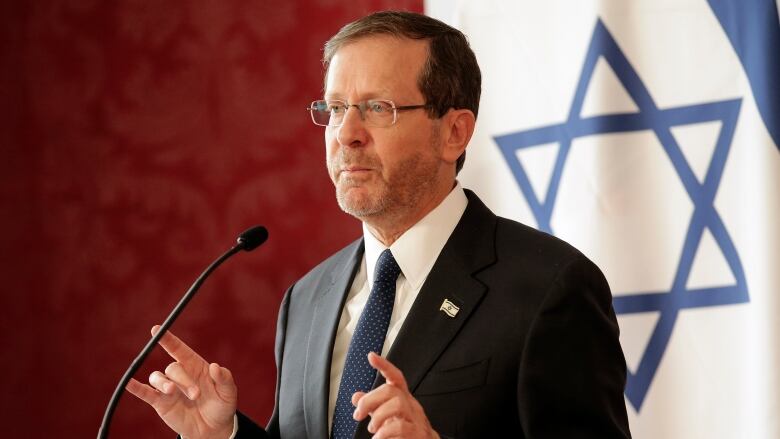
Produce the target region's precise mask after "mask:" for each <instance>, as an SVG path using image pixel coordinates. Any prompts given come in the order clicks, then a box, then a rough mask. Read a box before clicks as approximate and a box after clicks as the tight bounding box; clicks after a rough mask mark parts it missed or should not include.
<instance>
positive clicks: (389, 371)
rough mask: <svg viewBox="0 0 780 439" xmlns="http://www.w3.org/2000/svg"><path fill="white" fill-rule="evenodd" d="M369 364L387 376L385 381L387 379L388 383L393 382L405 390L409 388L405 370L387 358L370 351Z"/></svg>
mask: <svg viewBox="0 0 780 439" xmlns="http://www.w3.org/2000/svg"><path fill="white" fill-rule="evenodd" d="M368 364H370V365H371V367H373V368H374V369H376V370H378V371H379V373H381V374H382V376H383V377H385V381H387V383H388V384H393V385H395V386H398V387H400V388H402V389H404V390H406V389H408V387H407V385H406V379H404V374H403V372H401V370H400V369H398V368H397V367H395V365H393V363H391V362H389V361H387V359H385V358H382V357H381V356H379V355H377V354H375V353H373V352H369V353H368Z"/></svg>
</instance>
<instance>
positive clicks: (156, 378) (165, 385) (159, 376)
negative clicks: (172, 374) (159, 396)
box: [149, 370, 176, 395]
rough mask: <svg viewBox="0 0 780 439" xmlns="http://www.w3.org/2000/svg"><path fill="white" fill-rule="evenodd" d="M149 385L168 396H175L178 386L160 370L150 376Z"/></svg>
mask: <svg viewBox="0 0 780 439" xmlns="http://www.w3.org/2000/svg"><path fill="white" fill-rule="evenodd" d="M149 384H151V385H152V387H154V388H155V389H157V390H159V391H160V392H162V393H164V394H166V395H173V393H174V392H176V384H174V383H173V381H171V380H169V379H168V377H166V376H165V375H163V373H162V372H160V371H158V370H155V371H154V372H152V373H151V375H149Z"/></svg>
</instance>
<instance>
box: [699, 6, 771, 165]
mask: <svg viewBox="0 0 780 439" xmlns="http://www.w3.org/2000/svg"><path fill="white" fill-rule="evenodd" d="M707 2H708V3H709V4H710V7H711V8H712V11H713V12H714V13H715V16H717V17H718V21H720V25H721V26H723V30H724V31H726V35H728V37H729V40H730V41H731V45H732V46H734V50H735V51H736V52H737V55H738V56H739V59H740V61H741V62H742V66H743V67H744V69H745V72H746V73H747V77H748V80H749V81H750V88H751V89H752V90H753V95H754V96H755V99H756V105H757V106H758V111H759V112H760V113H761V118H762V119H763V120H764V124H765V125H766V129H767V131H769V135H770V136H771V137H772V140H773V141H774V143H775V146H776V147H777V148H778V149H779V150H780V18H779V17H778V14H777V4H776V3H775V0H741V1H733V0H707Z"/></svg>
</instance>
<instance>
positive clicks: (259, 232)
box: [236, 226, 268, 252]
mask: <svg viewBox="0 0 780 439" xmlns="http://www.w3.org/2000/svg"><path fill="white" fill-rule="evenodd" d="M266 239H268V230H266V228H265V227H263V226H254V227H250V228H249V229H247V230H245V231H244V232H243V233H241V234H240V235H238V239H236V242H237V243H238V246H239V247H241V248H242V249H243V250H245V251H248V252H249V251H252V250H254V249H256V248H257V247H259V246H260V244H262V243H264V242H265V240H266Z"/></svg>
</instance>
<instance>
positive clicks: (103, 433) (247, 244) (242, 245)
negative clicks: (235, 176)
mask: <svg viewBox="0 0 780 439" xmlns="http://www.w3.org/2000/svg"><path fill="white" fill-rule="evenodd" d="M266 239H268V231H267V230H266V229H265V227H263V226H255V227H252V228H250V229H248V230H246V231H245V232H244V233H242V234H241V235H239V236H238V239H237V240H236V245H234V246H233V247H232V248H231V249H230V250H228V251H226V252H225V253H224V254H223V255H222V256H220V257H219V258H217V259H216V260H215V261H214V262H212V263H211V265H209V266H208V267H207V268H206V269H205V270H204V271H203V273H201V275H200V276H198V278H197V279H195V282H194V283H193V284H192V286H191V287H190V289H189V290H187V292H186V293H184V296H183V297H182V298H181V300H180V301H179V303H178V304H177V305H176V307H175V308H173V311H171V314H170V315H169V316H168V318H166V319H165V321H164V322H163V323H162V325H160V330H159V331H157V334H155V335H154V336H153V337H152V339H151V340H149V343H147V344H146V346H144V348H143V349H141V353H139V354H138V356H137V357H136V358H135V360H133V362H132V363H131V364H130V367H129V368H128V369H127V372H125V374H124V375H123V376H122V379H121V380H119V384H117V386H116V389H114V394H113V395H112V396H111V400H109V402H108V407H106V411H105V413H104V414H103V422H102V423H101V424H100V430H99V431H98V439H105V438H108V430H109V428H110V427H111V418H112V417H113V416H114V411H115V410H116V406H117V404H119V398H120V397H121V396H122V394H123V393H124V391H125V386H127V383H128V382H129V381H130V378H132V377H133V375H135V373H136V372H137V371H138V369H139V368H140V367H141V365H142V364H143V362H144V360H145V359H146V357H147V356H148V355H149V353H150V352H152V349H154V347H155V346H156V345H157V342H159V341H160V339H161V338H162V336H163V335H164V334H165V332H166V331H168V328H170V327H171V325H173V322H175V321H176V318H177V317H179V314H181V312H182V311H183V310H184V308H185V307H186V306H187V304H188V303H189V301H190V300H192V298H193V297H195V293H197V292H198V289H200V286H201V285H202V284H203V282H204V281H205V280H206V278H208V277H209V275H210V274H211V272H213V271H214V270H215V269H216V268H217V267H219V266H220V265H221V264H222V263H223V262H225V260H226V259H227V258H229V257H231V256H233V255H234V254H236V253H238V252H239V251H241V250H244V251H252V250H254V249H255V248H257V247H258V246H260V244H262V243H264V242H265V240H266Z"/></svg>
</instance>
